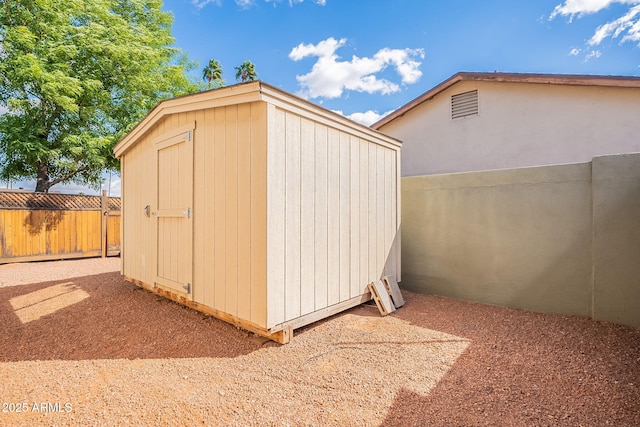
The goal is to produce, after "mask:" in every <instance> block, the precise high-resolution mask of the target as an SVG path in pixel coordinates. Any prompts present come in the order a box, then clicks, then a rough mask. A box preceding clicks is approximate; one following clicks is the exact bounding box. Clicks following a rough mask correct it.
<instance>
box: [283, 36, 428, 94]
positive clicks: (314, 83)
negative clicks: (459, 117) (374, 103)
mask: <svg viewBox="0 0 640 427" xmlns="http://www.w3.org/2000/svg"><path fill="white" fill-rule="evenodd" d="M346 42H347V40H346V39H340V40H336V39H334V38H333V37H330V38H328V39H326V40H323V41H321V42H319V43H318V44H316V45H313V44H303V43H300V44H299V45H298V46H296V47H294V48H293V49H292V50H291V52H289V58H290V59H292V60H294V61H300V60H302V59H304V58H306V57H309V56H315V57H317V58H318V60H317V61H316V63H315V64H314V65H313V67H312V69H311V71H310V72H309V73H307V74H303V75H298V76H296V79H297V80H298V83H299V84H300V86H301V90H300V92H299V94H300V95H301V96H303V97H305V98H317V97H325V98H337V97H339V96H341V95H342V93H343V92H344V91H345V90H353V91H357V92H367V93H376V92H379V93H382V94H389V93H393V92H397V91H399V90H400V86H399V85H398V84H396V83H394V82H391V81H389V80H387V79H381V78H378V77H376V76H375V74H376V73H379V72H381V71H383V70H384V69H386V68H387V67H388V66H389V65H392V66H393V67H394V68H395V70H396V72H397V73H398V75H399V76H400V78H401V81H402V83H404V84H412V83H415V82H417V81H418V79H420V77H421V76H422V71H420V69H419V67H420V65H421V62H419V61H416V60H415V59H414V58H415V57H418V58H424V52H423V50H422V49H389V48H384V49H381V50H379V51H378V52H377V53H376V54H375V55H374V56H373V57H371V58H366V57H365V58H359V57H357V56H355V55H354V56H352V57H351V60H350V61H340V56H338V55H337V54H336V51H337V50H338V49H340V48H341V47H343V46H344V45H345V44H346Z"/></svg>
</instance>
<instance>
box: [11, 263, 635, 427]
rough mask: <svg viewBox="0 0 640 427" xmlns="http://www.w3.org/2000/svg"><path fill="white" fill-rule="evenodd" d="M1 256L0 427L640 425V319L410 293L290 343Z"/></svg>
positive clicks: (99, 274)
mask: <svg viewBox="0 0 640 427" xmlns="http://www.w3.org/2000/svg"><path fill="white" fill-rule="evenodd" d="M118 267H119V260H118V259H114V258H112V259H106V260H103V259H89V260H74V261H56V262H44V263H31V264H13V265H0V325H2V334H1V336H0V405H1V407H0V425H1V426H14V425H15V426H27V425H29V426H32V425H60V426H64V425H69V426H79V425H82V426H85V425H109V426H111V425H126V424H131V425H154V426H159V425H168V426H169V425H170V426H175V425H206V426H236V425H237V426H248V425H257V426H262V425H281V426H328V425H331V426H420V425H429V426H484V425H491V426H496V425H500V426H609V425H610V426H640V329H638V328H631V327H626V326H620V325H615V324H611V323H604V322H596V321H592V320H589V319H585V318H580V317H575V316H564V315H550V314H540V313H532V312H527V311H523V310H513V309H507V308H502V307H493V306H486V305H481V304H474V303H467V302H461V301H456V300H452V299H447V298H441V297H435V296H429V295H420V294H415V293H411V292H408V291H403V295H404V297H405V299H406V300H407V304H406V305H405V306H404V307H403V308H401V309H400V310H398V311H396V312H395V313H393V314H392V315H391V316H387V317H381V316H380V315H379V313H378V311H377V308H376V307H375V305H369V304H365V305H362V306H359V307H356V308H354V309H352V310H349V311H347V312H344V313H342V314H340V315H337V316H334V317H332V318H330V319H327V320H325V321H322V322H317V323H315V324H313V325H309V326H307V327H305V328H302V329H301V330H296V331H295V334H294V338H293V340H292V342H291V343H290V344H288V345H284V346H283V345H278V344H275V343H273V342H270V341H265V340H264V339H263V338H260V337H256V336H254V335H252V334H249V333H246V332H244V331H242V330H239V329H237V328H235V327H234V326H231V325H229V324H226V323H224V322H221V321H219V320H216V319H214V318H211V317H207V316H205V315H202V314H200V313H198V312H196V311H193V310H191V309H188V308H184V307H182V306H180V305H178V304H176V303H173V302H171V301H168V300H166V299H163V298H161V297H158V296H156V295H154V294H152V293H150V292H147V291H145V290H142V289H140V288H138V287H136V286H135V285H133V284H131V283H128V282H126V281H124V280H123V279H122V278H121V277H120V275H119V273H118Z"/></svg>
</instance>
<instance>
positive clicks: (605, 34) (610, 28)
mask: <svg viewBox="0 0 640 427" xmlns="http://www.w3.org/2000/svg"><path fill="white" fill-rule="evenodd" d="M614 4H621V5H628V6H629V9H628V11H627V13H625V14H624V15H623V16H621V17H619V18H617V19H614V20H613V21H609V22H606V23H604V24H602V25H600V26H599V27H598V28H596V30H595V32H594V33H593V35H592V36H591V38H590V39H589V40H588V41H587V45H588V46H591V47H595V46H598V45H600V44H601V43H602V42H603V41H604V40H605V39H607V38H611V39H616V38H619V37H620V36H621V35H622V37H621V39H620V43H621V44H622V43H625V42H633V43H637V44H638V46H639V47H640V0H565V2H564V3H561V4H559V5H557V6H556V7H555V8H554V9H553V12H552V13H551V15H550V16H549V20H551V19H554V18H555V17H556V16H559V15H561V16H567V17H568V18H569V22H572V21H573V18H574V17H575V16H577V17H578V18H580V17H582V16H584V15H587V14H592V13H598V12H600V11H601V10H603V9H606V8H607V7H609V6H612V5H614ZM580 52H581V49H576V48H574V49H571V51H570V52H569V55H570V56H577V55H578V54H579V53H580ZM585 52H586V54H585V57H584V62H587V61H589V60H591V59H593V58H599V57H600V56H601V55H602V52H600V51H599V50H595V49H589V50H588V51H585Z"/></svg>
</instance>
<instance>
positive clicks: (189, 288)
mask: <svg viewBox="0 0 640 427" xmlns="http://www.w3.org/2000/svg"><path fill="white" fill-rule="evenodd" d="M182 288H183V289H184V290H185V291H186V292H187V293H188V294H190V293H191V283H187V284H186V285H184V286H182Z"/></svg>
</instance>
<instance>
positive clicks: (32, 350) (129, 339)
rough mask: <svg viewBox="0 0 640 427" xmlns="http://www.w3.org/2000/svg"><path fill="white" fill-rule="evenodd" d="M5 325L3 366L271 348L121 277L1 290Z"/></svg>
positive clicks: (0, 316) (0, 350) (0, 344)
mask: <svg viewBox="0 0 640 427" xmlns="http://www.w3.org/2000/svg"><path fill="white" fill-rule="evenodd" d="M0 324H1V325H2V329H3V333H2V334H0V361H2V362H16V361H28V360H90V359H120V358H125V359H156V358H194V357H236V356H240V355H244V354H248V353H250V352H252V351H255V350H257V349H259V348H261V347H262V346H263V345H265V340H264V339H262V338H258V337H254V336H253V334H248V333H246V332H244V331H242V330H240V329H237V328H236V327H234V326H232V325H229V324H227V323H225V322H222V321H219V320H217V319H215V318H212V317H209V316H206V315H203V314H201V313H199V312H197V311H195V310H192V309H190V308H186V307H183V306H181V305H179V304H177V303H174V302H172V301H169V300H167V299H165V298H162V297H160V296H157V295H155V294H153V293H151V292H148V291H146V290H144V289H141V288H139V287H137V286H135V285H133V284H131V283H129V282H127V281H125V280H123V279H122V276H120V274H119V273H118V272H113V273H104V274H98V275H93V276H86V277H77V278H73V279H66V280H58V281H51V282H44V283H37V284H28V285H19V286H12V287H4V288H0ZM267 345H271V344H267Z"/></svg>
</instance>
